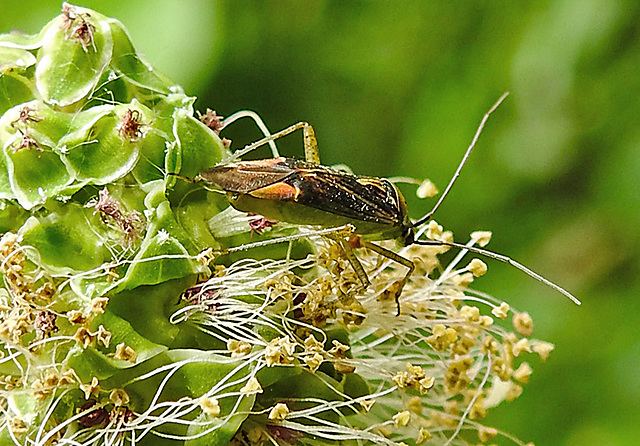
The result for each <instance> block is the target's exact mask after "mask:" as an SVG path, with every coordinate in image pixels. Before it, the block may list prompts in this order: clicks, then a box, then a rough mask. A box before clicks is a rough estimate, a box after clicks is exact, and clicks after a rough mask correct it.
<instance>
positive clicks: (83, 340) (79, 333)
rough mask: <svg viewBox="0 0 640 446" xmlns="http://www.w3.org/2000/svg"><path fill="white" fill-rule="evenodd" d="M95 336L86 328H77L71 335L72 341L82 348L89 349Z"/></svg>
mask: <svg viewBox="0 0 640 446" xmlns="http://www.w3.org/2000/svg"><path fill="white" fill-rule="evenodd" d="M94 338H95V336H94V335H93V334H92V333H91V332H90V331H89V330H88V329H87V327H79V328H78V329H77V330H76V332H75V334H74V335H73V339H74V341H76V342H77V343H78V344H80V345H82V347H83V348H87V347H89V345H90V344H91V342H93V339H94Z"/></svg>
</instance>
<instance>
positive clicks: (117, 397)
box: [109, 389, 131, 406]
mask: <svg viewBox="0 0 640 446" xmlns="http://www.w3.org/2000/svg"><path fill="white" fill-rule="evenodd" d="M109 401H111V402H112V403H113V405H115V406H126V405H127V404H129V403H130V402H131V398H129V394H128V393H127V392H126V391H125V390H124V389H113V390H112V391H111V393H110V394H109Z"/></svg>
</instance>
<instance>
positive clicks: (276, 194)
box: [250, 183, 300, 201]
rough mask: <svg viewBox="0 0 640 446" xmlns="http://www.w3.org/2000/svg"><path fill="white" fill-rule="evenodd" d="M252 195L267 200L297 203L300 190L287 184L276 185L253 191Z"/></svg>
mask: <svg viewBox="0 0 640 446" xmlns="http://www.w3.org/2000/svg"><path fill="white" fill-rule="evenodd" d="M250 195H251V196H252V197H255V198H263V199H265V200H279V201H297V200H298V196H299V195H300V189H298V188H297V187H294V186H291V185H289V184H286V183H274V184H270V185H269V186H265V187H261V188H260V189H256V190H254V191H251V194H250Z"/></svg>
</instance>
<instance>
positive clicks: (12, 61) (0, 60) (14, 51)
mask: <svg viewBox="0 0 640 446" xmlns="http://www.w3.org/2000/svg"><path fill="white" fill-rule="evenodd" d="M35 63H36V57H35V56H34V55H33V54H31V53H30V52H29V51H27V50H23V49H21V48H7V47H4V46H1V45H0V73H3V74H4V73H6V72H9V71H13V70H19V71H24V70H26V69H27V68H29V67H30V66H32V65H35Z"/></svg>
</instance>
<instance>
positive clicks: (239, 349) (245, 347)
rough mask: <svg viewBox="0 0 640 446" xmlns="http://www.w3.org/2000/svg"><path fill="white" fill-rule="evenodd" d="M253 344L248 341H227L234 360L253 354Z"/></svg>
mask: <svg viewBox="0 0 640 446" xmlns="http://www.w3.org/2000/svg"><path fill="white" fill-rule="evenodd" d="M251 348H252V347H251V344H249V343H248V342H247V341H238V340H237V339H229V340H228V341H227V350H229V352H230V353H231V357H232V358H238V357H241V356H245V355H248V354H249V353H251Z"/></svg>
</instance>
